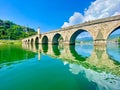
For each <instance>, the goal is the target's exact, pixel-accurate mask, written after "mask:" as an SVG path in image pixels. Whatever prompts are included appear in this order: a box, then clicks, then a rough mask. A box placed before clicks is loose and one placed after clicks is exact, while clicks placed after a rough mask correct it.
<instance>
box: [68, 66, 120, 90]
mask: <svg viewBox="0 0 120 90" xmlns="http://www.w3.org/2000/svg"><path fill="white" fill-rule="evenodd" d="M69 67H70V69H69V70H70V71H71V72H72V73H73V74H77V75H78V74H79V75H83V76H84V77H83V78H87V79H88V81H89V82H92V84H91V87H94V88H93V89H92V90H119V89H120V77H117V76H115V75H112V74H107V73H105V72H102V73H99V72H95V71H93V70H91V69H86V68H85V67H83V66H81V65H76V64H70V65H69ZM83 78H82V79H83ZM82 81H85V80H84V79H83V80H82ZM81 83H82V82H81Z"/></svg>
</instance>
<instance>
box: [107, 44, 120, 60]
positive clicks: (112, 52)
mask: <svg viewBox="0 0 120 90" xmlns="http://www.w3.org/2000/svg"><path fill="white" fill-rule="evenodd" d="M107 53H108V55H109V57H110V58H111V59H113V60H115V61H118V62H120V45H119V44H108V46H107Z"/></svg>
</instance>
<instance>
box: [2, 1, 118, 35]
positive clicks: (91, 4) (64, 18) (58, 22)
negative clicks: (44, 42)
mask: <svg viewBox="0 0 120 90" xmlns="http://www.w3.org/2000/svg"><path fill="white" fill-rule="evenodd" d="M115 15H120V0H0V19H2V20H10V21H12V22H14V23H16V24H19V25H23V26H29V27H31V28H34V29H37V28H38V26H40V28H41V32H42V33H44V32H47V31H51V30H55V29H59V28H62V27H67V26H70V25H74V24H78V23H82V22H84V21H88V20H95V19H99V18H105V17H110V16H115Z"/></svg>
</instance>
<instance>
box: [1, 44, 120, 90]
mask: <svg viewBox="0 0 120 90" xmlns="http://www.w3.org/2000/svg"><path fill="white" fill-rule="evenodd" d="M0 90H120V46H119V45H115V44H114V45H108V46H107V47H94V46H93V45H91V44H90V45H75V46H73V45H72V46H67V45H66V46H62V45H61V46H57V45H38V46H37V45H36V46H35V45H22V46H15V45H1V46H0Z"/></svg>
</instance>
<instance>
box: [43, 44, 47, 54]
mask: <svg viewBox="0 0 120 90" xmlns="http://www.w3.org/2000/svg"><path fill="white" fill-rule="evenodd" d="M42 49H43V52H44V53H47V52H48V44H42Z"/></svg>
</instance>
